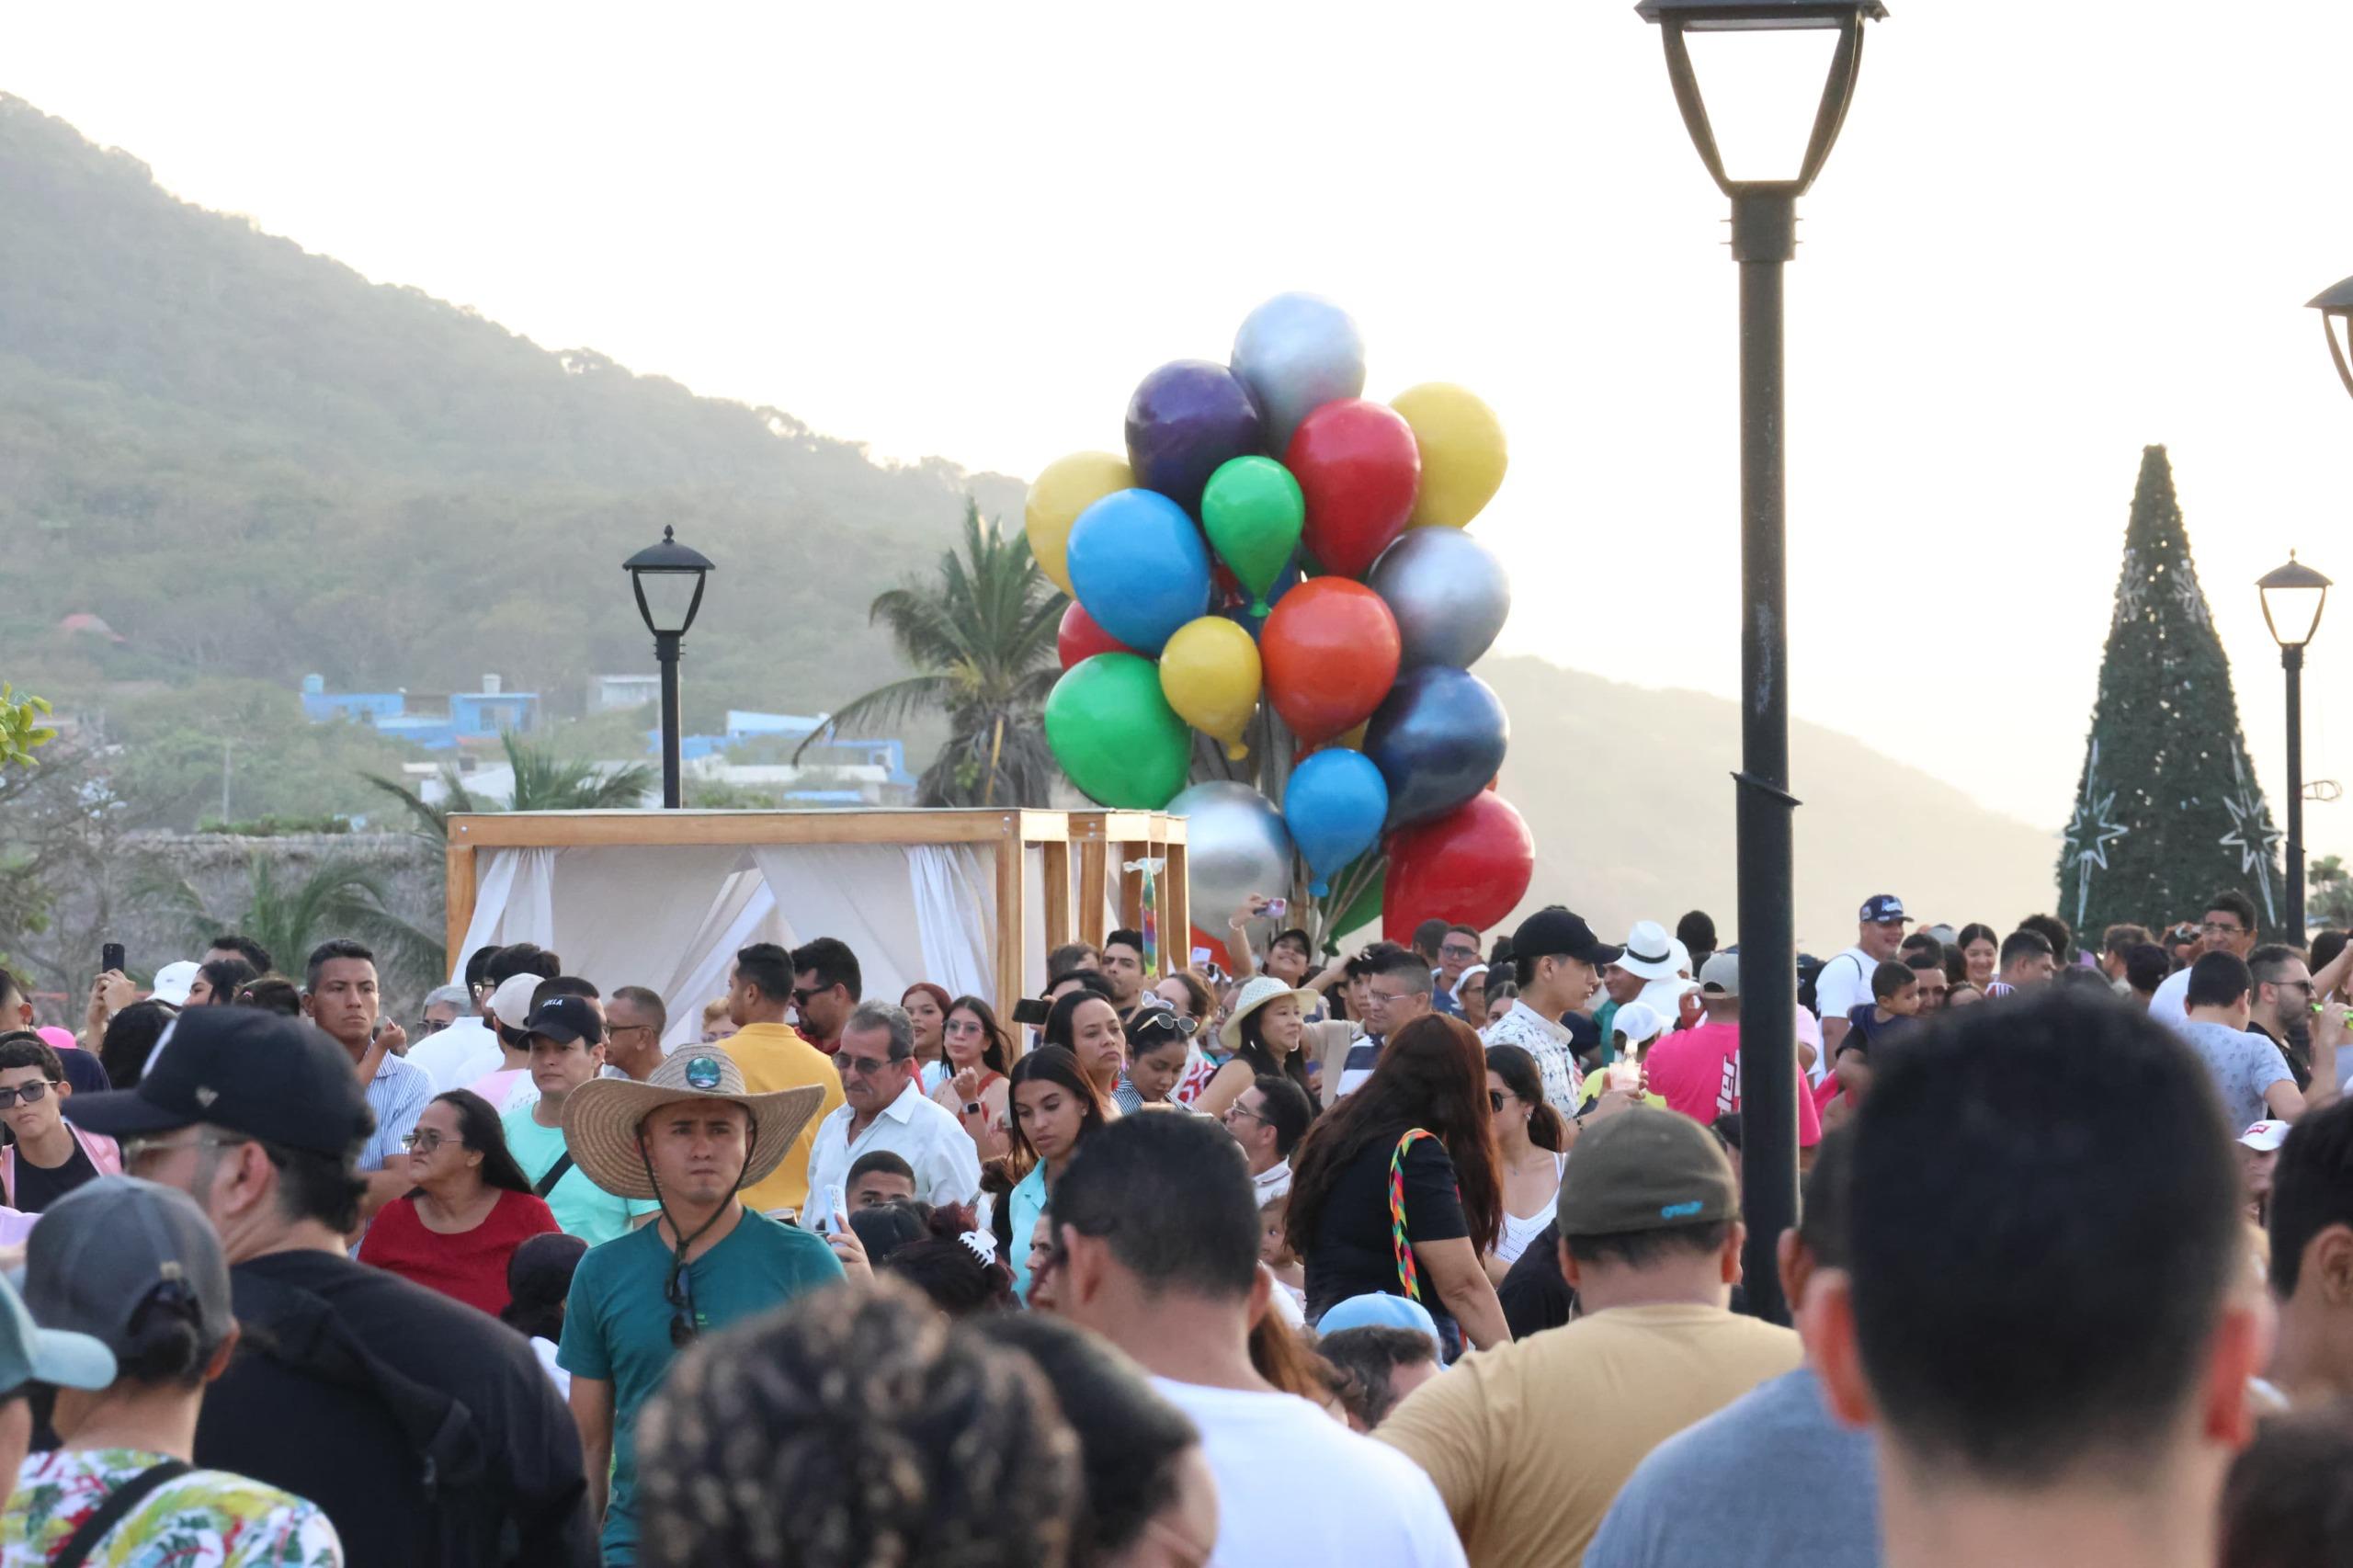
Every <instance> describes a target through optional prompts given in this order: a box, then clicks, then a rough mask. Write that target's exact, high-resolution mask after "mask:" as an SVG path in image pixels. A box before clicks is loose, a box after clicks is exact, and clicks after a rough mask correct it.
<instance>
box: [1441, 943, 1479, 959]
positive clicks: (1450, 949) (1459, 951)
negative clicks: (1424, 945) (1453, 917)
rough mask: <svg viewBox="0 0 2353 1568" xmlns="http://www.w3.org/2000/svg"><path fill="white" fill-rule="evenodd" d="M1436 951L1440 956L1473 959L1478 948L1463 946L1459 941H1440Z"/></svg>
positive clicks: (1477, 953) (1477, 952) (1476, 954)
mask: <svg viewBox="0 0 2353 1568" xmlns="http://www.w3.org/2000/svg"><path fill="white" fill-rule="evenodd" d="M1438 956H1439V957H1440V958H1449V959H1475V958H1477V957H1478V956H1479V949H1476V948H1473V947H1468V946H1465V945H1464V944H1462V943H1461V942H1446V943H1442V944H1441V945H1440V946H1439V948H1438Z"/></svg>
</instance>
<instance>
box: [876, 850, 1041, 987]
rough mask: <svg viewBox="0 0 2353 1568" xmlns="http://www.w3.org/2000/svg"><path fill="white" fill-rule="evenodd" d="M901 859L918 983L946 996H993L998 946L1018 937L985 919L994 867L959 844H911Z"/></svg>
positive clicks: (992, 898) (990, 908)
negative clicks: (910, 902) (918, 956)
mask: <svg viewBox="0 0 2353 1568" xmlns="http://www.w3.org/2000/svg"><path fill="white" fill-rule="evenodd" d="M906 854H907V874H908V877H909V878H910V879H911V881H912V882H913V884H914V892H915V934H916V936H917V937H919V938H920V939H921V941H922V944H923V961H924V972H923V974H922V976H921V978H923V979H925V980H928V981H932V982H934V983H937V984H940V985H944V986H946V987H947V988H948V994H949V995H950V996H963V995H973V996H988V995H992V994H995V987H996V948H997V944H998V943H999V942H1003V941H1008V940H1011V939H1013V938H1014V937H1016V936H1017V933H1012V932H1004V931H999V930H997V929H996V927H995V923H994V921H993V920H991V919H988V918H985V917H984V915H983V912H991V913H993V912H994V911H995V908H996V889H995V881H996V878H995V866H993V865H990V866H983V864H982V861H981V858H980V857H979V856H978V855H976V854H974V853H973V852H972V850H971V849H969V848H966V847H965V846H962V845H961V844H959V845H947V844H911V845H909V846H907V851H906ZM1032 907H1035V906H1034V905H1033V906H1032Z"/></svg>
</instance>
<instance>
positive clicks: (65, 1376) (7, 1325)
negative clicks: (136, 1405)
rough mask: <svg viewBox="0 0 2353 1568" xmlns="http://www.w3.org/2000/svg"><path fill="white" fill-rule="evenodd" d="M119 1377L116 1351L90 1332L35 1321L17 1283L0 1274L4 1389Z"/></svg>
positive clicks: (77, 1385)
mask: <svg viewBox="0 0 2353 1568" xmlns="http://www.w3.org/2000/svg"><path fill="white" fill-rule="evenodd" d="M33 1228H34V1229H35V1230H39V1229H40V1226H38V1225H36V1226H34V1227H33ZM113 1381H114V1352H113V1351H111V1350H109V1349H108V1348H107V1347H106V1346H104V1345H101V1344H99V1343H98V1342H97V1340H95V1339H93V1338H91V1337H90V1336H89V1335H86V1334H73V1333H69V1332H67V1331H65V1330H63V1329H55V1328H43V1327H41V1326H40V1324H36V1323H34V1322H33V1314H32V1313H31V1312H28V1311H26V1310H25V1300H24V1298H23V1297H22V1296H19V1295H17V1290H16V1287H15V1286H13V1285H10V1284H9V1283H8V1282H7V1281H6V1279H0V1393H8V1392H14V1391H15V1390H17V1389H18V1388H21V1387H23V1386H24V1385H25V1384H27V1383H53V1384H55V1385H56V1386H57V1387H59V1388H69V1389H102V1388H105V1387H106V1386H107V1385H108V1384H109V1383H111V1382H113Z"/></svg>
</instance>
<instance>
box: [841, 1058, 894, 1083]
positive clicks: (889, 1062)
mask: <svg viewBox="0 0 2353 1568" xmlns="http://www.w3.org/2000/svg"><path fill="white" fill-rule="evenodd" d="M897 1064H898V1063H897V1059H896V1058H894V1057H889V1056H883V1057H871V1056H836V1057H835V1058H834V1065H835V1066H836V1067H838V1068H840V1069H841V1070H842V1076H843V1077H845V1078H850V1077H858V1078H871V1077H872V1076H874V1074H877V1073H880V1072H881V1071H882V1069H884V1068H885V1067H892V1066H896V1065H897Z"/></svg>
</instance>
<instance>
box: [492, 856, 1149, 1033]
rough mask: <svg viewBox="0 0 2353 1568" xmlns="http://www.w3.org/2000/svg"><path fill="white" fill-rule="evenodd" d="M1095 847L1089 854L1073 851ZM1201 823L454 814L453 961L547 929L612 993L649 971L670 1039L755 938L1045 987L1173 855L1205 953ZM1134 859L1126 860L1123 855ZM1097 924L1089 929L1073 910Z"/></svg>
mask: <svg viewBox="0 0 2353 1568" xmlns="http://www.w3.org/2000/svg"><path fill="white" fill-rule="evenodd" d="M1074 844H1075V845H1076V846H1078V851H1079V852H1078V854H1077V855H1076V856H1073V855H1072V853H1071V849H1072V846H1073V845H1074ZM1184 853H1185V851H1184V824H1183V823H1182V821H1181V820H1180V819H1176V818H1170V817H1165V816H1162V815H1160V814H1159V813H1156V812H1070V813H1065V812H1035V811H851V812H824V811H814V812H685V811H678V812H663V811H636V812H495V813H487V814H482V815H460V816H453V817H451V818H450V819H449V867H448V895H449V908H448V920H449V926H448V929H449V961H450V964H451V966H452V968H453V970H456V971H459V972H460V976H461V975H462V971H463V968H464V964H465V960H466V956H467V955H468V954H470V953H472V952H473V951H474V949H477V948H480V947H483V946H484V945H486V944H490V943H507V942H536V943H538V944H540V946H541V947H544V948H547V949H551V950H552V951H554V952H556V953H558V954H560V955H561V956H562V957H563V963H564V968H565V970H566V971H567V972H569V973H574V974H579V975H582V976H585V978H587V979H589V980H591V981H594V982H595V983H596V984H597V987H598V988H599V989H600V990H604V991H607V992H609V991H611V990H613V989H614V988H616V987H619V986H622V985H643V986H647V987H650V988H651V989H653V990H654V991H656V992H658V993H659V994H661V996H662V999H663V1001H664V1003H665V1006H667V1007H668V1008H669V1014H670V1022H669V1027H668V1029H667V1031H666V1033H665V1037H664V1041H663V1043H664V1044H665V1046H676V1045H679V1044H683V1043H686V1042H687V1041H688V1040H695V1039H698V1038H699V1035H700V1031H701V1027H702V1023H701V1008H702V1006H703V1004H704V1003H705V1002H707V1001H710V999H711V998H713V997H716V996H719V995H722V994H724V993H725V992H726V989H727V974H728V969H729V967H730V965H731V964H732V962H733V959H734V955H735V952H736V950H737V949H740V948H742V947H744V946H745V945H747V944H748V943H752V942H758V941H772V942H778V943H781V944H784V945H786V946H793V945H797V944H799V943H801V942H805V941H808V940H810V939H811V938H813V937H821V936H824V937H839V938H840V939H841V940H843V941H845V942H847V943H848V944H849V947H850V949H851V950H852V951H854V952H855V953H857V954H858V962H859V967H860V969H861V970H862V971H863V978H864V991H865V994H867V995H869V996H875V997H881V998H884V999H886V1000H892V1001H895V1000H896V999H897V998H898V997H899V996H900V995H901V994H904V991H905V989H906V987H907V986H908V985H910V984H912V983H915V981H918V980H929V981H933V982H935V983H938V984H940V985H943V986H945V987H947V988H948V990H949V992H950V993H951V994H964V993H966V992H970V993H972V994H978V995H983V996H989V997H992V998H993V999H994V1000H995V1004H996V1006H997V1007H998V1010H999V1013H1000V1015H1001V1016H1004V1015H1006V1014H1008V1013H1009V1011H1010V1008H1011V1006H1012V1004H1013V1002H1014V1000H1015V999H1017V997H1019V996H1021V995H1022V994H1025V993H1028V994H1035V992H1036V991H1037V990H1039V989H1040V988H1041V986H1042V983H1043V980H1044V977H1045V957H1046V954H1047V952H1048V951H1050V950H1051V949H1052V948H1054V947H1057V946H1059V945H1061V944H1062V943H1063V942H1066V941H1069V940H1071V939H1072V938H1073V937H1074V936H1076V937H1080V938H1082V939H1085V940H1090V941H1099V940H1100V939H1101V937H1102V932H1103V929H1104V925H1103V923H1104V921H1105V920H1106V919H1107V918H1116V919H1120V920H1123V921H1125V922H1127V923H1130V924H1134V923H1140V922H1141V920H1142V915H1143V910H1142V886H1141V881H1140V880H1139V879H1135V878H1131V877H1125V876H1120V877H1115V876H1112V875H1109V874H1108V872H1109V870H1110V869H1111V868H1112V867H1113V866H1115V865H1117V864H1120V863H1121V860H1124V859H1128V858H1135V857H1137V856H1138V855H1149V856H1152V857H1155V858H1160V859H1162V860H1163V861H1164V862H1166V863H1167V865H1168V871H1169V872H1170V873H1173V874H1164V875H1162V876H1160V877H1158V878H1156V879H1155V887H1154V893H1155V898H1154V904H1155V909H1154V913H1155V915H1157V917H1158V920H1157V924H1158V926H1159V929H1160V930H1161V931H1162V932H1164V933H1173V936H1165V937H1163V943H1164V946H1165V947H1166V948H1168V949H1169V951H1170V956H1171V958H1172V959H1173V960H1174V962H1175V964H1176V965H1179V966H1180V965H1181V964H1182V961H1183V957H1184V953H1185V948H1186V942H1187V938H1186V936H1185V933H1186V932H1187V930H1188V919H1189V911H1188V909H1187V907H1186V900H1185V894H1184V888H1185V877H1184ZM1115 856H1116V857H1120V859H1115V858H1114V857H1115ZM1074 913H1075V914H1076V915H1077V926H1078V929H1077V930H1076V931H1075V932H1074V930H1073V915H1074Z"/></svg>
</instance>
